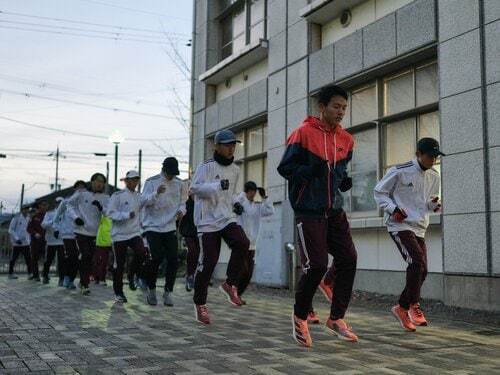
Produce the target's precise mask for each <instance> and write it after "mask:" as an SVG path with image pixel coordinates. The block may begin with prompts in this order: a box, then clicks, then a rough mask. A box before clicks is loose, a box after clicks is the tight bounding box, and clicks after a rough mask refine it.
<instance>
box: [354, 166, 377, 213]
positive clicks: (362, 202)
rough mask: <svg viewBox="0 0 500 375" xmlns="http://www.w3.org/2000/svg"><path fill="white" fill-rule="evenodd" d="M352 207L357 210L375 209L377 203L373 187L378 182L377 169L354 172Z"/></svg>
mask: <svg viewBox="0 0 500 375" xmlns="http://www.w3.org/2000/svg"><path fill="white" fill-rule="evenodd" d="M351 177H352V189H351V190H350V192H351V206H350V209H351V210H352V211H355V212H363V211H364V212H366V211H375V210H376V209H377V204H376V202H375V200H374V199H373V189H374V188H375V185H376V184H377V171H376V170H374V171H368V172H361V173H353V174H352V175H351Z"/></svg>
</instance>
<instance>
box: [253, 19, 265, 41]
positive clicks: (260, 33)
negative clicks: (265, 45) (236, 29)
mask: <svg viewBox="0 0 500 375" xmlns="http://www.w3.org/2000/svg"><path fill="white" fill-rule="evenodd" d="M261 38H262V39H263V38H264V22H260V23H258V24H256V25H254V26H252V27H251V28H250V43H251V42H254V41H256V40H259V39H261Z"/></svg>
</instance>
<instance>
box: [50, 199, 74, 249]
mask: <svg viewBox="0 0 500 375" xmlns="http://www.w3.org/2000/svg"><path fill="white" fill-rule="evenodd" d="M67 205H68V200H67V199H65V200H63V201H62V202H61V203H59V206H58V207H57V210H56V215H55V217H54V230H58V231H59V238H62V239H63V240H67V239H71V240H72V239H74V238H75V233H74V232H73V220H71V218H70V217H69V215H68V214H67Z"/></svg>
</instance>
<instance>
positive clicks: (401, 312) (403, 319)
mask: <svg viewBox="0 0 500 375" xmlns="http://www.w3.org/2000/svg"><path fill="white" fill-rule="evenodd" d="M391 312H392V315H394V317H395V318H396V320H397V321H398V323H399V325H400V326H401V328H403V329H404V330H405V331H410V332H415V331H416V330H417V327H415V326H414V325H413V323H412V322H411V320H410V317H409V315H408V310H406V309H403V308H402V307H401V306H399V305H396V306H394V307H393V308H392V309H391Z"/></svg>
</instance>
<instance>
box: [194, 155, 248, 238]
mask: <svg viewBox="0 0 500 375" xmlns="http://www.w3.org/2000/svg"><path fill="white" fill-rule="evenodd" d="M239 175H240V168H239V167H238V166H237V165H236V164H234V163H232V164H230V165H227V166H224V165H221V164H219V163H217V162H216V161H215V160H214V159H208V160H205V161H204V162H202V163H200V165H199V166H198V168H197V169H196V173H195V174H194V176H193V180H192V182H191V187H190V189H189V190H190V191H191V192H192V193H193V195H194V213H193V218H194V223H195V225H196V227H197V229H198V232H200V233H209V232H217V231H220V230H222V229H223V228H225V227H226V226H227V225H228V224H230V223H235V222H236V218H235V215H234V214H233V203H234V199H233V197H234V196H235V194H236V183H237V182H238V177H239ZM223 179H228V180H229V189H228V190H222V187H221V186H220V180H223Z"/></svg>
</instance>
